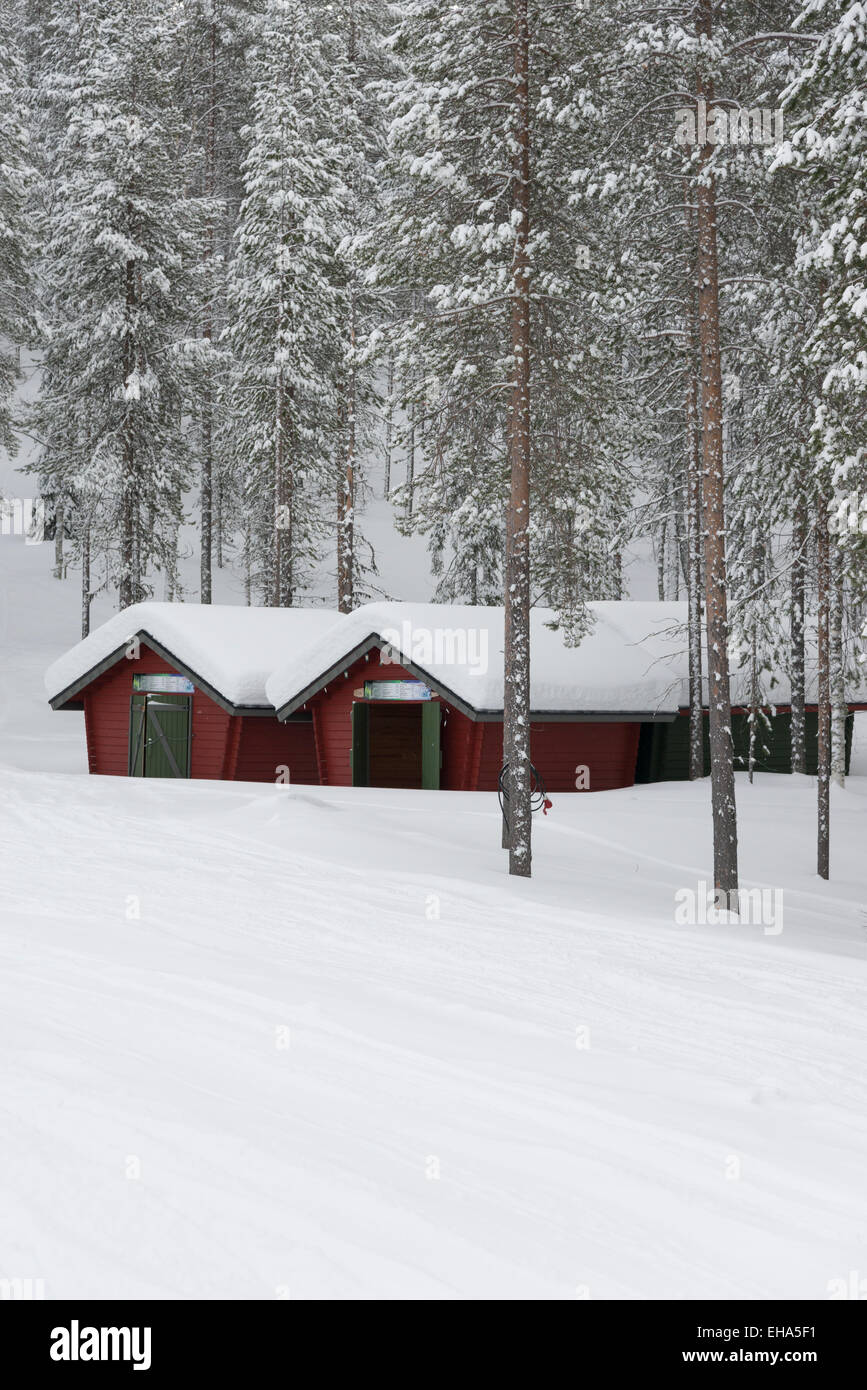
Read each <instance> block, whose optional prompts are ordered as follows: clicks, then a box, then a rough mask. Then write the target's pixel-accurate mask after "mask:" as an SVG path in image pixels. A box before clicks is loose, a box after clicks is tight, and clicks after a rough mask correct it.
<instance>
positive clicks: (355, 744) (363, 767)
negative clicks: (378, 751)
mask: <svg viewBox="0 0 867 1390" xmlns="http://www.w3.org/2000/svg"><path fill="white" fill-rule="evenodd" d="M369 782H370V706H369V705H361V704H355V705H353V706H352V785H353V787H366V786H368V784H369Z"/></svg>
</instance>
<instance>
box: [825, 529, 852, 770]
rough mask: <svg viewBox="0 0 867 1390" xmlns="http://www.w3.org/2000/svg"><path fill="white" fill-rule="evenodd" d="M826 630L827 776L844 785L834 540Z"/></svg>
mask: <svg viewBox="0 0 867 1390" xmlns="http://www.w3.org/2000/svg"><path fill="white" fill-rule="evenodd" d="M828 561H829V565H828V577H829V585H828V593H829V619H828V624H829V629H828V643H829V646H828V661H829V684H830V699H831V779H832V781H834V782H836V784H837V786H838V787H842V786H845V784H846V717H847V715H848V713H849V711H848V708H847V706H846V673H845V670H844V666H843V603H844V598H845V594H844V576H843V551H842V549H841V548H840V546H839V545H838V544H837V542H836V540H829V542H828Z"/></svg>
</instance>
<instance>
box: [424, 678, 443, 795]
mask: <svg viewBox="0 0 867 1390" xmlns="http://www.w3.org/2000/svg"><path fill="white" fill-rule="evenodd" d="M441 762H442V756H441V753H440V702H439V700H425V702H424V704H423V705H422V707H421V785H422V791H433V792H438V791H439V789H440V763H441Z"/></svg>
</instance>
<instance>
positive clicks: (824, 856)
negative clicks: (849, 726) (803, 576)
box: [816, 503, 831, 878]
mask: <svg viewBox="0 0 867 1390" xmlns="http://www.w3.org/2000/svg"><path fill="white" fill-rule="evenodd" d="M828 541H829V537H828V508H827V507H826V506H824V505H822V504H821V503H820V505H819V509H818V515H817V517H816V545H817V549H818V567H817V568H818V581H819V691H818V718H819V738H818V745H819V748H818V762H819V767H818V771H819V776H818V779H817V782H818V852H817V867H816V872H817V873H818V875H819V877H820V878H828V876H829V872H830V847H831V688H830V642H829V636H830V633H829V616H830V587H831V585H830V567H829V556H828Z"/></svg>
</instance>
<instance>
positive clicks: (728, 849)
mask: <svg viewBox="0 0 867 1390" xmlns="http://www.w3.org/2000/svg"><path fill="white" fill-rule="evenodd" d="M712 28H713V19H712V0H700V8H699V13H698V21H697V30H698V35H699V37H700V38H701V37H702V36H706V37H707V39H708V40H709V39H710V38H711V35H712ZM697 87H698V96H699V98H702V99H704V100H705V101H706V102H707V105H708V106H710V105H711V104H712V102H713V83H712V81H706V80H705V78H704V75H703V73H702V72H701V71H700V72H699V77H698V84H697ZM713 153H714V146H713V145H710V144H708V143H705V144H704V145H702V146H701V147H700V150H699V164H698V167H699V180H698V323H699V354H700V361H701V408H702V465H703V466H702V493H703V498H704V545H705V606H706V613H707V649H708V680H709V699H708V703H709V716H710V763H711V801H712V806H713V841H714V844H713V858H714V886H715V888H716V890H717V901H718V903H719V904H720V905H721V906H730V907H731V908H733V909H736V908H737V905H738V892H737V890H738V833H737V811H736V806H735V774H734V749H733V745H732V733H731V722H732V716H731V696H730V692H729V663H728V637H729V632H728V596H727V578H726V551H725V507H724V477H723V448H722V367H721V359H720V322H719V269H718V263H717V226H716V181H715V178H714V175H713V173H712V171H711V170H710V168H709V167H708V166H709V164H710V162H711V160H712V158H713Z"/></svg>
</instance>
